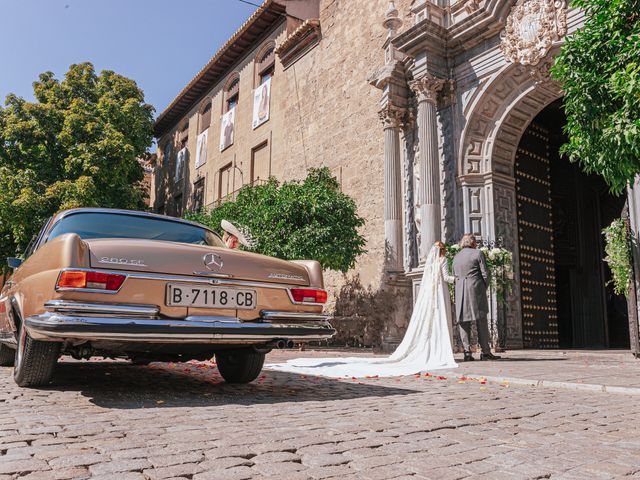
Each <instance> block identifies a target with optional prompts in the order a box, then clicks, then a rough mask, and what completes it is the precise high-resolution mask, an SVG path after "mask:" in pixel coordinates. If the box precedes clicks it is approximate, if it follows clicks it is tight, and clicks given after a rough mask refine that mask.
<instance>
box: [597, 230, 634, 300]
mask: <svg viewBox="0 0 640 480" xmlns="http://www.w3.org/2000/svg"><path fill="white" fill-rule="evenodd" d="M602 233H603V234H604V239H605V247H604V250H605V253H606V254H607V256H606V257H605V259H604V261H605V262H607V264H608V265H609V268H610V269H611V274H612V276H613V278H612V279H611V281H610V282H609V283H611V284H612V285H613V290H614V291H615V292H616V294H618V295H624V296H625V297H626V296H627V295H628V293H629V286H630V284H631V275H632V273H633V272H632V265H631V243H630V239H629V231H628V229H627V224H626V222H625V221H624V220H623V219H622V218H617V219H615V220H614V221H613V222H611V225H609V226H608V227H607V228H605V229H604V230H603V231H602Z"/></svg>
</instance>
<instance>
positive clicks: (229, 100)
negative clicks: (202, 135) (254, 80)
mask: <svg viewBox="0 0 640 480" xmlns="http://www.w3.org/2000/svg"><path fill="white" fill-rule="evenodd" d="M239 99H240V75H238V74H237V73H234V74H232V76H231V77H230V78H229V80H228V81H227V86H226V87H225V89H224V105H223V109H224V111H223V113H227V112H228V111H229V110H232V109H233V108H235V107H236V106H237V105H238V100H239Z"/></svg>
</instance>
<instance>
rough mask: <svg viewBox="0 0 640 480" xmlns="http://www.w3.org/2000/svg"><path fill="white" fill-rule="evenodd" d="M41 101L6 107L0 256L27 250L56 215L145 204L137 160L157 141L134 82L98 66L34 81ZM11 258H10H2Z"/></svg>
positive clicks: (1, 137) (2, 110) (0, 149)
mask: <svg viewBox="0 0 640 480" xmlns="http://www.w3.org/2000/svg"><path fill="white" fill-rule="evenodd" d="M33 91H34V96H35V101H34V102H28V101H26V100H24V99H22V98H19V97H17V96H15V95H12V94H11V95H8V96H7V98H6V101H5V106H4V107H1V106H0V254H1V255H2V257H6V256H13V255H16V254H19V253H20V252H23V251H24V249H25V247H26V246H27V244H28V242H29V240H30V239H31V237H32V236H33V234H34V233H36V232H37V231H38V229H39V228H40V226H41V225H42V224H43V222H44V221H45V220H46V219H47V218H48V217H49V216H50V215H52V214H54V213H55V212H57V211H59V210H61V209H66V208H73V207H119V208H133V209H141V208H144V195H145V193H144V190H143V188H142V186H141V185H140V182H141V180H142V179H143V171H142V168H141V167H140V165H139V163H138V161H137V158H139V157H142V156H144V155H145V154H146V152H147V149H148V148H149V147H150V146H151V142H152V139H153V113H154V109H153V107H152V106H151V105H149V104H147V103H145V102H144V93H143V92H142V90H140V89H139V88H138V86H137V85H136V83H135V82H134V81H133V80H130V79H128V78H126V77H123V76H121V75H118V74H116V73H114V72H112V71H109V70H104V71H102V72H101V73H100V74H99V75H98V74H96V72H95V70H94V68H93V65H91V63H82V64H78V65H71V67H70V68H69V71H68V72H67V73H66V75H65V78H64V80H62V81H59V80H57V79H56V78H55V77H54V76H53V74H52V73H51V72H46V73H43V74H41V75H40V78H39V80H38V81H36V82H34V84H33ZM3 263H4V262H3Z"/></svg>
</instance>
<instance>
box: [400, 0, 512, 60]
mask: <svg viewBox="0 0 640 480" xmlns="http://www.w3.org/2000/svg"><path fill="white" fill-rule="evenodd" d="M515 3H516V0H509V1H507V2H505V1H504V0H485V1H484V3H482V2H475V1H474V2H471V3H469V2H467V3H462V2H459V4H456V6H464V8H465V9H466V10H467V12H468V15H467V16H465V17H464V18H463V19H462V20H460V21H459V22H455V23H452V24H450V25H449V26H448V27H443V26H441V25H438V24H437V23H435V22H433V21H431V20H429V19H425V20H423V21H421V22H420V23H418V24H416V25H414V26H412V27H410V28H409V29H407V30H406V31H405V32H403V33H402V34H400V35H398V36H396V37H394V39H393V44H394V45H395V46H396V47H397V48H398V49H399V50H401V51H403V52H404V53H406V54H409V55H412V54H414V52H415V51H416V49H424V48H425V46H426V47H427V48H434V47H433V45H435V46H436V47H435V49H434V50H435V51H434V52H433V53H436V54H437V53H438V51H437V49H441V50H442V55H443V56H445V49H446V56H449V57H451V56H455V55H457V54H459V53H460V52H462V51H465V50H469V49H471V48H472V47H473V46H475V45H477V44H479V43H481V42H483V41H484V40H486V39H488V38H491V37H493V36H495V35H497V34H498V33H499V32H500V31H501V30H502V29H503V27H504V23H505V20H506V17H507V15H508V14H509V12H510V10H511V7H512V6H513V5H514V4H515ZM467 7H469V8H467Z"/></svg>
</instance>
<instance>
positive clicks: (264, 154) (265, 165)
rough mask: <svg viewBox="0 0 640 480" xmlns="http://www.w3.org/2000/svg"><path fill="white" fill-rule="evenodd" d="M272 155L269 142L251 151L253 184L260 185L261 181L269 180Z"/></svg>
mask: <svg viewBox="0 0 640 480" xmlns="http://www.w3.org/2000/svg"><path fill="white" fill-rule="evenodd" d="M270 157H271V155H270V152H269V145H268V144H267V142H264V143H262V144H261V145H258V146H257V147H255V148H253V149H252V150H251V183H252V184H254V183H260V180H268V179H269V173H270V172H269V171H270V169H271V161H270V160H271V158H270Z"/></svg>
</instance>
